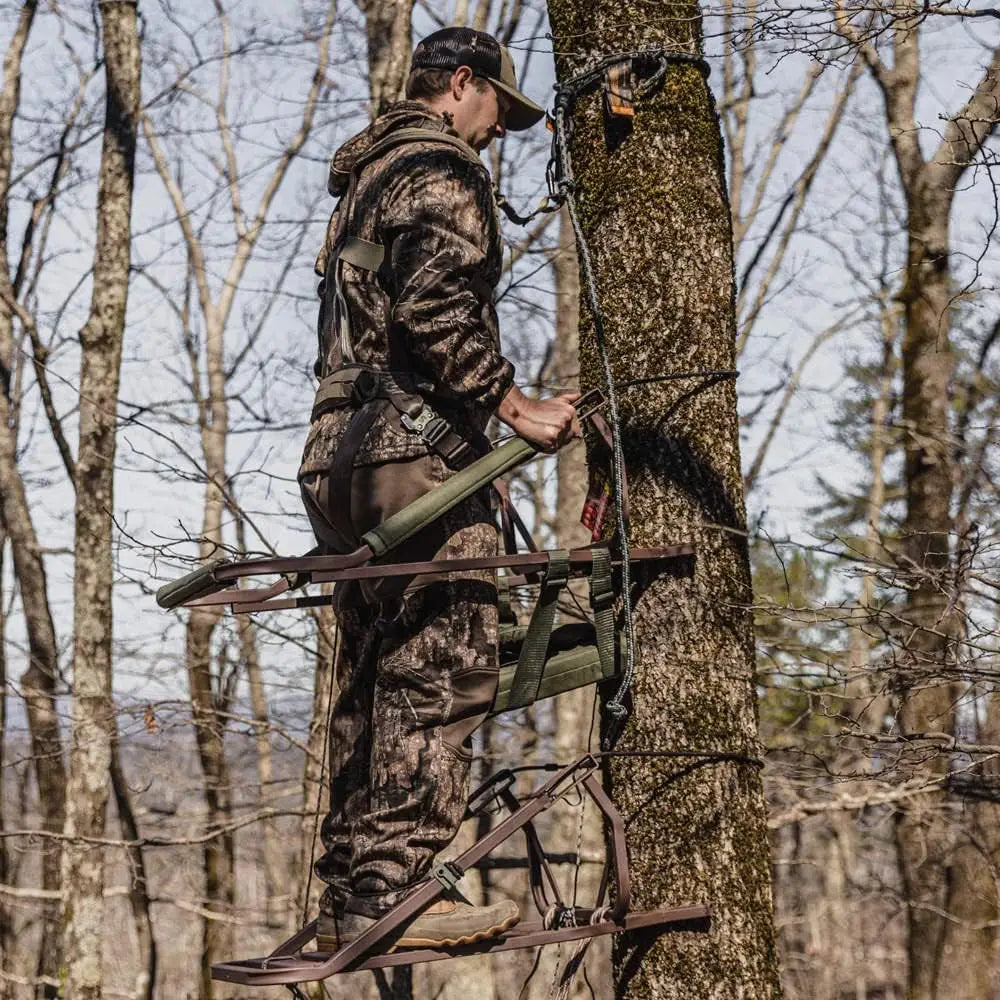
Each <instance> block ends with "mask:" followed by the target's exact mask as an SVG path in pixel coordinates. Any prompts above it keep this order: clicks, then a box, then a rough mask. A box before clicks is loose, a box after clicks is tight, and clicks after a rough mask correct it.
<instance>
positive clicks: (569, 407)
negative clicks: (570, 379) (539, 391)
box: [497, 385, 580, 452]
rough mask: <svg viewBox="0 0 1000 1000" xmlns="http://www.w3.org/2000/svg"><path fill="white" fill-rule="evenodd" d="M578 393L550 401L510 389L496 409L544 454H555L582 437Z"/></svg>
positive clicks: (566, 394)
mask: <svg viewBox="0 0 1000 1000" xmlns="http://www.w3.org/2000/svg"><path fill="white" fill-rule="evenodd" d="M579 398H580V394H579V393H578V392H573V393H565V394H564V395H562V396H554V397H552V398H551V399H531V398H529V397H528V396H525V394H524V393H523V392H521V390H520V389H518V387H517V386H516V385H514V386H511V387H510V390H509V391H508V392H507V395H506V396H504V398H503V400H502V401H501V402H500V406H499V407H498V408H497V416H498V417H499V418H500V419H501V420H502V421H503V422H504V423H505V424H507V426H508V427H510V428H511V429H512V430H515V431H516V432H517V433H518V434H520V435H521V437H523V438H524V439H525V440H526V441H530V442H531V443H532V444H533V445H535V446H536V447H538V448H540V449H541V450H542V451H548V452H553V451H556V450H557V449H559V448H561V447H562V446H563V445H564V444H566V442H567V441H572V440H573V438H578V437H579V436H580V421H579V420H578V419H577V416H576V410H575V409H574V407H573V403H574V402H575V401H576V400H578V399H579Z"/></svg>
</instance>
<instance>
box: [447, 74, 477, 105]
mask: <svg viewBox="0 0 1000 1000" xmlns="http://www.w3.org/2000/svg"><path fill="white" fill-rule="evenodd" d="M475 75H476V74H475V73H473V72H472V69H471V68H470V67H469V66H459V67H458V69H456V70H455V72H454V73H452V74H451V96H452V97H454V98H455V100H456V101H460V100H461V99H462V94H463V92H464V91H465V88H466V87H468V86H469V85H470V84H471V83H472V81H473V80H474V79H475Z"/></svg>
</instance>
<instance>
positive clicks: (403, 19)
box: [358, 0, 414, 118]
mask: <svg viewBox="0 0 1000 1000" xmlns="http://www.w3.org/2000/svg"><path fill="white" fill-rule="evenodd" d="M413 2H414V0H359V3H358V6H360V7H361V10H362V11H363V12H364V15H365V35H366V37H367V39H368V89H369V92H370V93H371V114H372V117H373V118H377V117H378V116H379V115H381V114H383V113H384V112H385V110H386V109H387V108H388V107H389V105H390V104H392V103H393V101H398V100H400V99H401V98H402V96H403V92H404V90H405V89H406V78H407V76H408V75H409V73H410V55H411V51H412V49H413V42H412V31H411V27H410V18H411V15H412V14H413Z"/></svg>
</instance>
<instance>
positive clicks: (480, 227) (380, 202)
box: [299, 101, 514, 475]
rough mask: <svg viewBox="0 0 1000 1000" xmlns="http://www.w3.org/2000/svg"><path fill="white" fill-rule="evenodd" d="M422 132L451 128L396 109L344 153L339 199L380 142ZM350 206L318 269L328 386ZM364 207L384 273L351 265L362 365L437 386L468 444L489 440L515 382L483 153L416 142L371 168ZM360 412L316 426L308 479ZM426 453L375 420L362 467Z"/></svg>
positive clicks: (321, 362)
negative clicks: (496, 301)
mask: <svg viewBox="0 0 1000 1000" xmlns="http://www.w3.org/2000/svg"><path fill="white" fill-rule="evenodd" d="M414 127H418V128H427V129H431V130H437V131H449V130H448V129H447V128H446V126H445V123H444V122H443V121H442V119H441V118H439V117H437V116H436V115H434V114H433V113H432V112H430V111H429V109H427V108H426V107H425V106H424V105H423V104H420V103H418V102H414V101H403V102H400V103H398V104H396V105H394V106H393V107H392V108H391V109H390V110H389V111H388V112H387V113H386V114H385V115H383V116H382V117H380V118H379V119H377V120H376V121H375V122H373V123H372V124H371V125H370V126H369V127H368V128H367V129H365V130H364V131H363V132H362V133H360V134H359V135H357V136H355V137H354V138H353V139H351V140H349V141H348V142H347V143H345V145H344V146H342V147H341V148H340V150H339V151H338V152H337V153H336V154H335V156H334V157H333V161H332V163H331V166H330V182H329V188H330V192H331V193H332V194H334V195H337V196H341V195H343V194H344V192H345V190H346V189H347V185H348V179H349V177H350V172H351V170H352V168H353V167H354V164H355V163H356V162H357V161H358V159H359V158H360V157H362V156H363V155H364V154H365V153H366V152H367V151H368V150H369V149H370V148H371V147H372V146H373V145H374V143H376V142H379V141H381V140H382V139H384V138H386V137H387V136H389V135H390V134H391V133H392V132H393V131H394V130H396V129H399V128H414ZM451 134H452V135H454V134H455V133H451ZM470 152H471V151H470ZM345 200H346V199H343V198H342V199H341V202H340V203H339V204H338V206H337V208H336V209H335V211H334V213H333V216H332V218H331V220H330V225H329V227H328V229H327V238H326V241H325V244H324V247H323V249H322V251H321V252H320V255H319V258H318V259H317V262H316V271H317V273H318V274H320V275H323V276H324V281H323V283H322V284H321V285H320V296H321V300H322V304H321V308H320V319H319V330H318V333H319V357H318V359H317V362H316V374H317V376H318V377H320V378H323V377H324V376H325V375H327V374H328V373H329V372H330V371H331V370H332V369H333V368H334V367H336V366H337V364H338V363H339V348H338V345H337V343H336V336H335V334H334V333H333V330H332V320H331V317H332V313H333V304H332V293H333V289H332V288H331V286H332V285H333V281H332V280H331V278H330V276H328V275H327V274H326V271H327V263H328V261H329V260H330V259H331V256H332V251H333V241H334V234H335V232H336V229H337V223H338V213H339V212H341V211H343V210H344V208H345V206H344V201H345ZM353 204H354V210H353V213H352V221H353V225H351V224H350V223H349V224H348V228H349V231H350V233H351V235H353V236H357V237H360V238H361V239H364V240H368V241H369V242H372V243H379V244H381V245H382V246H383V247H384V248H385V263H384V264H383V267H382V268H381V269H380V270H379V271H378V272H372V271H365V270H362V269H360V268H355V267H353V266H351V265H350V264H347V263H345V264H343V265H342V266H343V272H342V275H343V278H342V288H343V292H344V298H345V299H346V303H347V309H348V313H349V316H350V325H351V333H352V338H351V339H352V344H353V349H354V355H355V358H356V360H357V361H358V362H360V363H363V364H370V365H373V366H375V367H377V368H380V369H391V370H393V371H405V372H410V373H412V374H413V375H415V376H417V377H418V378H420V379H422V380H425V381H427V382H429V383H431V384H433V386H434V389H433V392H432V394H431V399H430V402H431V404H432V405H433V406H434V408H435V409H436V410H437V411H438V412H439V413H440V414H441V415H442V416H443V417H445V418H446V419H447V420H448V421H449V423H451V425H452V427H453V428H454V429H455V430H456V431H458V432H459V433H460V434H464V435H466V436H473V435H475V434H477V433H481V432H482V431H483V429H484V428H485V426H486V423H487V421H488V420H489V417H490V415H491V414H492V413H493V412H494V411H495V410H496V407H497V406H498V404H499V403H500V401H501V399H503V396H504V395H505V393H506V392H507V390H508V389H509V388H510V386H511V384H512V382H513V378H514V369H513V366H512V365H511V364H510V362H509V361H507V360H506V359H505V358H504V357H503V355H502V354H501V352H500V339H499V329H498V324H497V315H496V310H495V308H494V305H493V293H494V291H495V289H496V286H497V283H498V281H499V279H500V272H501V264H502V260H501V245H500V236H499V226H498V223H497V217H496V208H495V204H494V200H493V190H492V186H491V183H490V177H489V173H488V172H487V170H486V167H485V166H483V165H482V164H481V163H479V162H478V158H477V157H475V154H474V153H472V155H471V156H464V155H463V154H462V153H461V152H460V151H458V150H456V149H455V148H453V147H451V146H449V145H445V144H443V143H440V142H434V141H433V140H430V141H428V142H426V143H424V142H420V141H414V142H406V143H403V144H401V145H398V146H395V147H393V148H392V149H390V150H389V151H388V152H386V153H385V154H384V155H383V156H381V157H380V158H378V159H376V160H374V161H372V162H370V163H367V164H365V165H364V166H362V168H361V171H360V174H359V176H358V178H357V187H356V193H355V197H354V199H353ZM351 415H352V411H351V410H350V409H347V410H335V411H333V412H331V413H326V414H324V415H323V416H321V417H319V418H318V419H317V420H316V421H314V423H313V425H312V427H311V428H310V432H309V436H308V438H307V440H306V446H305V452H304V454H303V458H302V466H301V468H300V472H299V474H300V475H305V474H307V473H312V472H319V471H321V470H322V469H325V468H327V467H328V466H329V463H330V460H331V458H332V456H333V454H334V452H335V451H336V448H337V444H338V442H339V440H340V437H341V435H342V434H343V432H344V429H345V427H346V425H347V422H348V421H349V420H350V418H351ZM427 450H428V449H427V445H426V444H425V443H424V442H423V440H422V439H421V438H420V437H419V436H418V435H417V434H414V433H410V432H407V431H406V430H404V429H403V428H402V427H400V426H399V424H398V423H397V422H396V421H395V420H393V419H391V418H390V417H389V416H386V417H381V418H379V419H378V420H377V421H376V423H375V425H374V426H373V428H372V430H371V431H370V432H369V434H368V435H367V437H366V439H365V441H364V442H363V444H362V446H361V448H360V450H359V451H358V453H357V456H356V459H355V462H356V464H362V463H366V462H384V461H390V460H393V459H399V458H408V457H413V456H417V455H421V454H425V453H426V452H427Z"/></svg>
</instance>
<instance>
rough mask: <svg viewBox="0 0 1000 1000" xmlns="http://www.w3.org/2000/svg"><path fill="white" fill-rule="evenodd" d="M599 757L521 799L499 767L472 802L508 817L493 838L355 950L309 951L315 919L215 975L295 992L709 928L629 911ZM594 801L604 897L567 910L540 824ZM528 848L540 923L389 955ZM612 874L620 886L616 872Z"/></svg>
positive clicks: (677, 911)
mask: <svg viewBox="0 0 1000 1000" xmlns="http://www.w3.org/2000/svg"><path fill="white" fill-rule="evenodd" d="M602 756H603V755H602V754H588V755H587V756H585V757H581V758H580V759H579V760H578V761H576V762H575V763H573V764H570V765H569V766H568V767H563V768H560V769H559V770H558V771H557V773H556V774H554V775H553V776H552V777H551V778H550V779H549V780H548V781H547V782H545V784H543V785H542V786H541V787H540V788H539V789H538V790H537V791H534V792H532V793H530V794H529V795H527V796H525V797H524V799H523V800H520V799H518V797H517V796H516V795H515V794H514V791H513V785H514V781H515V773H514V771H512V770H510V769H507V770H503V771H499V772H498V773H497V774H495V775H493V776H492V777H491V778H489V779H488V780H487V781H486V782H484V783H483V784H482V785H480V787H479V788H477V789H476V790H475V791H474V792H473V794H472V795H471V796H470V798H469V812H470V814H472V815H476V814H480V813H487V812H495V811H499V810H500V809H502V808H506V809H507V810H508V811H509V815H508V816H507V817H506V819H504V820H502V821H501V822H500V823H499V824H498V825H497V826H496V827H495V829H493V830H492V831H491V832H490V833H488V834H487V835H486V836H485V837H483V838H482V839H480V840H478V841H477V842H476V843H475V844H473V845H472V846H471V847H470V848H469V849H468V850H466V851H465V852H464V853H462V854H461V855H459V856H458V857H457V858H455V860H454V861H446V862H440V863H438V864H437V865H436V866H435V867H434V869H433V871H432V873H431V875H432V877H431V878H429V879H428V880H427V881H426V882H425V883H423V884H422V885H421V886H418V887H417V888H416V889H414V890H413V892H411V893H410V895H409V896H407V897H406V898H405V899H404V900H403V901H402V902H401V903H399V904H398V905H397V906H396V907H394V908H393V909H392V910H390V911H389V912H388V913H386V914H385V916H383V917H382V919H381V920H379V921H378V922H377V923H375V924H373V925H372V926H371V927H370V928H368V930H366V931H365V932H364V933H363V934H361V935H360V936H359V937H358V938H356V939H355V940H354V941H352V942H350V944H348V945H345V946H344V947H343V948H341V949H340V950H339V951H337V952H333V953H327V952H318V951H315V950H307V948H308V946H309V945H310V944H311V943H312V942H313V941H314V940H315V937H316V922H315V921H313V922H312V923H310V924H308V925H307V926H306V927H304V928H303V929H302V930H301V931H299V933H298V934H296V935H294V936H293V937H291V938H289V939H288V940H287V941H285V942H284V943H282V944H281V945H279V946H278V947H277V948H276V949H275V950H274V951H273V952H272V953H271V954H270V955H268V956H266V957H264V958H248V959H243V960H240V961H232V962H223V963H220V964H218V965H213V966H212V978H213V979H218V980H223V981H225V982H231V983H241V984H243V985H246V986H288V985H292V984H295V983H306V982H315V981H317V980H321V979H326V978H328V977H329V976H333V975H336V974H337V973H340V972H356V971H359V970H362V969H384V968H389V967H392V966H398V965H416V964H418V963H422V962H437V961H441V960H443V959H448V958H458V957H462V956H465V955H480V954H493V953H497V952H503V951H512V950H515V949H518V948H535V947H538V946H540V945H546V944H557V943H561V942H565V941H579V940H583V939H585V938H590V937H597V936H599V935H603V934H620V933H622V932H623V931H638V930H646V929H648V930H652V929H654V928H655V929H658V930H659V931H660V932H661V933H663V932H668V931H706V930H708V928H709V926H710V922H711V912H710V910H709V908H708V907H707V906H705V905H703V904H693V905H688V906H679V907H673V908H669V909H658V910H647V911H630V910H629V902H630V897H631V881H630V877H629V869H628V853H627V847H626V843H625V824H624V821H623V819H622V816H621V813H619V812H618V809H617V808H616V807H615V805H614V803H613V802H612V801H611V799H610V798H609V797H608V795H607V793H606V792H605V791H604V788H603V787H602V785H601V782H600V779H599V767H600V759H601V757H602ZM577 790H579V791H580V792H582V793H585V794H586V795H588V796H589V797H590V799H591V800H592V801H593V802H594V804H595V805H596V806H597V807H598V808H599V809H600V810H601V813H602V814H603V816H604V819H605V822H606V823H607V825H608V831H609V834H610V845H609V848H608V858H607V860H606V862H605V868H604V874H603V877H602V878H601V883H600V889H599V890H598V898H597V900H596V902H595V905H594V906H592V907H579V906H571V905H568V904H566V903H565V902H564V901H563V900H562V898H561V896H560V894H559V889H558V886H557V884H556V881H555V878H554V876H553V873H552V870H551V866H550V863H549V859H548V857H547V855H546V853H545V851H544V850H543V849H542V846H541V842H540V841H539V838H538V834H537V831H536V830H535V826H534V819H535V817H536V816H538V815H539V814H540V813H543V812H545V811H546V810H547V809H549V808H551V807H552V806H553V805H554V804H555V803H556V802H559V801H561V800H562V799H564V798H566V796H568V795H570V794H571V793H573V792H574V791H577ZM519 830H520V831H523V833H524V836H525V840H526V843H527V853H528V862H527V864H528V869H529V873H530V877H531V888H532V895H533V897H534V902H535V906H536V908H537V910H538V913H539V915H540V918H541V919H539V920H535V921H529V922H522V923H519V924H517V925H516V926H514V927H512V928H511V929H510V930H509V931H507V932H506V933H504V934H503V935H501V936H499V937H495V938H492V939H490V940H488V941H483V942H480V943H478V944H473V945H465V946H461V947H457V948H412V949H409V948H407V949H404V948H400V949H398V950H392V946H391V941H392V938H393V932H394V931H395V930H396V929H397V928H399V927H400V926H401V925H404V924H405V923H406V922H408V921H409V920H411V919H412V918H413V917H415V916H416V915H417V914H418V913H420V912H421V911H422V910H423V909H424V908H425V907H427V906H429V905H430V904H431V903H433V902H434V900H436V899H437V898H438V897H439V896H441V895H447V894H448V893H449V892H450V891H452V890H453V889H454V887H455V885H456V884H457V883H458V881H459V880H460V879H461V878H462V876H463V875H464V873H465V872H466V871H468V870H469V869H470V868H475V867H476V866H477V865H478V864H479V863H480V862H481V861H482V860H483V859H485V858H486V857H487V856H488V855H489V854H490V853H491V852H492V851H494V850H495V849H496V848H497V847H499V846H500V844H502V843H504V842H505V841H506V840H508V839H509V838H510V837H511V836H512V835H513V834H515V833H516V832H518V831H519ZM612 875H613V880H612V878H611V876H612ZM612 883H613V885H614V886H615V897H614V900H613V902H609V903H608V904H607V905H605V903H604V899H605V895H606V894H607V892H608V889H609V885H610V884H612Z"/></svg>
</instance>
